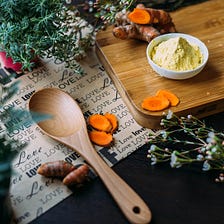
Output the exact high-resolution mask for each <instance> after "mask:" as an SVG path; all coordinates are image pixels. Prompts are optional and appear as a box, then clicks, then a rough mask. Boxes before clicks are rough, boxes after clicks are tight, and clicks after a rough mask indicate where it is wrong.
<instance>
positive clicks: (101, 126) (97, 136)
mask: <svg viewBox="0 0 224 224" xmlns="http://www.w3.org/2000/svg"><path fill="white" fill-rule="evenodd" d="M88 123H89V125H90V126H91V128H93V130H92V131H89V138H90V140H91V142H93V143H94V144H96V145H99V146H103V147H108V146H110V145H111V143H112V142H113V140H114V139H113V133H114V132H115V131H116V130H117V128H118V120H117V117H116V116H115V115H114V114H111V113H105V114H104V115H103V114H93V115H91V116H90V117H89V119H88Z"/></svg>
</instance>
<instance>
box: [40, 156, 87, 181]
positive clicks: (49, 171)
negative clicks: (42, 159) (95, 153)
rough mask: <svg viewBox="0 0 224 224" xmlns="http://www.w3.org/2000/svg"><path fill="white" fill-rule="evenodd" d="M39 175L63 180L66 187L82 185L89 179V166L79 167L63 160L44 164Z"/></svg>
mask: <svg viewBox="0 0 224 224" xmlns="http://www.w3.org/2000/svg"><path fill="white" fill-rule="evenodd" d="M37 173H38V174H40V175H42V176H44V177H57V178H63V180H62V182H63V184H65V185H80V184H82V183H84V182H85V181H86V180H87V179H88V173H89V166H88V165H87V164H82V165H80V166H79V167H76V166H74V165H72V164H71V163H69V162H66V161H63V160H57V161H52V162H46V163H43V164H42V165H41V166H40V167H39V168H38V169H37Z"/></svg>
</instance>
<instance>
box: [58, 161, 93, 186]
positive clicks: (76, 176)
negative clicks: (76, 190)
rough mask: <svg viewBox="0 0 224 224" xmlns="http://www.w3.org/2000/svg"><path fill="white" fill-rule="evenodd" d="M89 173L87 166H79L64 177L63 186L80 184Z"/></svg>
mask: <svg viewBox="0 0 224 224" xmlns="http://www.w3.org/2000/svg"><path fill="white" fill-rule="evenodd" d="M88 173H89V166H88V165H86V164H83V165H81V166H79V167H78V168H77V169H75V170H73V171H72V172H70V173H69V174H68V175H66V176H65V178H64V179H63V181H62V182H63V184H65V185H69V186H70V185H74V184H76V185H77V184H78V185H79V184H82V183H83V182H84V181H85V180H86V178H87V176H88Z"/></svg>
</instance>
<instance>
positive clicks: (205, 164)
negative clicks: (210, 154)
mask: <svg viewBox="0 0 224 224" xmlns="http://www.w3.org/2000/svg"><path fill="white" fill-rule="evenodd" d="M210 168H211V166H210V164H209V163H208V161H207V160H206V161H204V163H203V168H202V170H204V171H208V170H210Z"/></svg>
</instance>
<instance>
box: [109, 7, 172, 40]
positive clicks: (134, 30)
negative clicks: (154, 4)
mask: <svg viewBox="0 0 224 224" xmlns="http://www.w3.org/2000/svg"><path fill="white" fill-rule="evenodd" d="M114 25H115V26H114V28H113V35H114V36H115V37H116V38H119V39H123V40H124V39H129V38H132V39H138V40H142V41H147V42H150V41H151V40H152V39H154V38H155V37H157V36H159V35H161V34H164V33H172V32H176V28H175V25H174V23H173V22H172V18H171V16H170V14H169V13H168V12H166V11H164V10H158V9H153V8H145V6H144V5H143V4H138V5H137V6H136V8H135V9H134V10H133V11H132V12H130V11H128V12H124V11H120V12H118V13H117V14H116V16H115V24H114Z"/></svg>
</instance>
